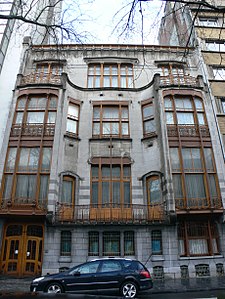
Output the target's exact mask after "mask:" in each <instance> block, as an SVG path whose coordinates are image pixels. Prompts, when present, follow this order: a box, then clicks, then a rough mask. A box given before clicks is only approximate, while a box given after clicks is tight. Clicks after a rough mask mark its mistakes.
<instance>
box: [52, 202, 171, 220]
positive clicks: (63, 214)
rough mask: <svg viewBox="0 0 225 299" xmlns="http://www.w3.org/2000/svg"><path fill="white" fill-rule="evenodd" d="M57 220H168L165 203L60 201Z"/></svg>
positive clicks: (56, 212)
mask: <svg viewBox="0 0 225 299" xmlns="http://www.w3.org/2000/svg"><path fill="white" fill-rule="evenodd" d="M55 220H56V222H64V221H69V222H75V223H76V222H77V223H132V224H135V223H137V224H140V223H148V222H150V223H152V222H157V223H159V222H163V221H165V220H166V212H165V208H164V205H163V204H161V205H155V206H150V205H139V204H129V205H128V204H127V205H120V204H105V205H71V204H65V203H58V204H57V205H56V211H55Z"/></svg>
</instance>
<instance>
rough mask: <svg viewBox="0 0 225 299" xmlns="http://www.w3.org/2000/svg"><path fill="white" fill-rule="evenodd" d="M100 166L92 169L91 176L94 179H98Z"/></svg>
mask: <svg viewBox="0 0 225 299" xmlns="http://www.w3.org/2000/svg"><path fill="white" fill-rule="evenodd" d="M98 169H99V168H98V166H92V167H91V175H92V177H98Z"/></svg>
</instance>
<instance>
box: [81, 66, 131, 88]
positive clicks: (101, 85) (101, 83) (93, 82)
mask: <svg viewBox="0 0 225 299" xmlns="http://www.w3.org/2000/svg"><path fill="white" fill-rule="evenodd" d="M106 67H107V68H109V74H106V73H105V69H106ZM113 67H116V69H117V75H116V74H113V71H112V68H113ZM123 67H125V74H123V72H122V68H123ZM91 68H93V74H91V73H90V69H91ZM97 69H99V70H100V72H97V71H96V70H97ZM129 69H132V72H131V73H130V72H129ZM106 77H108V78H109V82H110V83H109V86H104V78H106ZM114 77H117V84H116V85H113V78H114ZM122 77H123V78H124V77H125V78H126V79H125V82H126V84H125V85H126V86H122V81H123V80H122ZM90 78H92V80H90ZM97 78H98V80H97ZM130 81H132V86H130ZM89 82H91V83H89ZM97 82H99V84H97ZM87 87H88V88H104V87H106V88H133V87H134V72H133V65H132V64H130V63H97V64H89V65H88V75H87Z"/></svg>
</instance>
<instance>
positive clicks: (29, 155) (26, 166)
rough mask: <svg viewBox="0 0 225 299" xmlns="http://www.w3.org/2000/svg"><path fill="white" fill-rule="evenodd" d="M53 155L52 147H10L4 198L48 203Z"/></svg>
mask: <svg viewBox="0 0 225 299" xmlns="http://www.w3.org/2000/svg"><path fill="white" fill-rule="evenodd" d="M51 155H52V148H51V147H42V148H41V147H20V148H19V150H18V151H17V149H16V148H14V147H10V148H9V150H8V155H7V159H6V165H5V174H4V179H3V199H10V200H12V201H14V202H18V203H32V202H35V201H38V202H39V204H45V205H46V202H47V194H48V181H49V174H50V165H51ZM16 156H18V159H17V160H16ZM13 178H14V179H13ZM14 186H15V187H14Z"/></svg>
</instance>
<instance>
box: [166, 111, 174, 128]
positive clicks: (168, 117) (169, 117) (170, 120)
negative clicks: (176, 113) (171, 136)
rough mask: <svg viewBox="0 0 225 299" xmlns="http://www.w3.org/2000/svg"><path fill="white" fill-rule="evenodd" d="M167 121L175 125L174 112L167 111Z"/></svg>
mask: <svg viewBox="0 0 225 299" xmlns="http://www.w3.org/2000/svg"><path fill="white" fill-rule="evenodd" d="M166 123H167V124H168V125H173V124H174V119H173V112H166Z"/></svg>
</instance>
